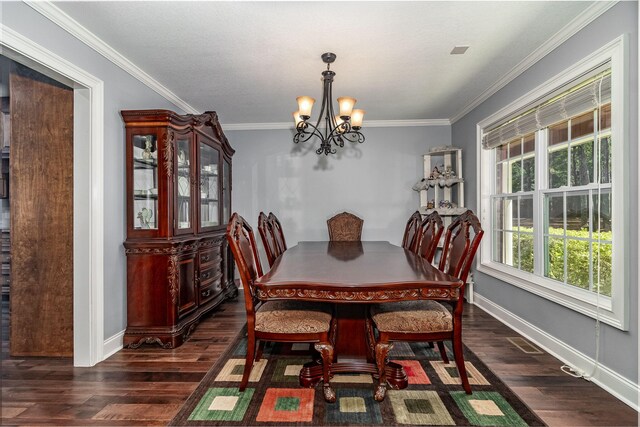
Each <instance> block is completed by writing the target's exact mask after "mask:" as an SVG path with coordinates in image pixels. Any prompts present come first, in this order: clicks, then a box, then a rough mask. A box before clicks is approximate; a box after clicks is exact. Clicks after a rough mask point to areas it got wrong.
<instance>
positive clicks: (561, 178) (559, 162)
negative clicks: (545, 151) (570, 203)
mask: <svg viewBox="0 0 640 427" xmlns="http://www.w3.org/2000/svg"><path fill="white" fill-rule="evenodd" d="M567 151H568V148H561V149H560V150H555V151H550V152H549V188H559V187H562V186H563V185H567V178H568V177H567V172H568V171H567V169H568V168H567V162H568V159H567V157H568V155H567Z"/></svg>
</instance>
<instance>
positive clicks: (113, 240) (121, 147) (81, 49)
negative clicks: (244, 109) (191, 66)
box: [0, 2, 180, 339]
mask: <svg viewBox="0 0 640 427" xmlns="http://www.w3.org/2000/svg"><path fill="white" fill-rule="evenodd" d="M0 8H2V23H3V24H4V25H6V26H7V27H9V28H11V29H13V30H15V31H17V32H18V33H20V34H22V35H23V36H25V37H26V38H28V39H30V40H32V41H34V42H35V43H37V44H39V45H41V46H43V47H44V48H46V49H48V50H49V51H51V52H53V53H55V54H57V55H58V56H60V57H62V58H63V59H65V60H67V61H69V62H71V63H72V64H74V65H76V66H77V67H79V68H82V69H83V70H85V71H87V72H88V73H90V74H92V75H93V76H95V77H97V78H99V79H101V80H102V81H103V82H104V143H105V148H104V174H105V177H106V180H105V183H104V190H105V194H104V209H105V212H104V221H105V233H104V271H105V273H104V274H105V276H104V297H105V298H104V317H105V321H104V336H105V339H106V338H109V337H110V336H112V335H114V334H116V333H118V332H120V331H122V330H123V329H124V328H125V327H126V326H127V310H126V298H127V293H126V289H127V288H126V263H125V262H126V260H125V255H124V248H123V246H122V242H124V240H125V238H126V222H125V219H126V218H125V213H126V212H125V206H126V204H125V203H126V202H125V142H124V126H123V123H122V119H121V118H120V110H123V109H142V108H168V109H176V108H177V107H176V106H174V105H172V104H170V103H169V102H168V101H167V100H166V99H164V98H163V97H161V96H160V95H158V94H157V93H155V92H154V91H152V90H151V89H149V88H148V87H147V86H145V85H143V84H142V83H140V82H139V81H138V80H136V79H134V78H133V77H131V76H130V75H129V74H127V73H126V72H124V71H123V70H122V69H121V68H118V67H116V66H115V65H114V64H113V63H112V62H110V61H108V60H107V59H105V58H104V57H103V56H101V55H99V54H98V53H96V52H95V51H94V50H92V49H90V48H89V47H87V46H86V45H85V44H83V43H82V42H80V41H78V40H77V39H76V38H74V37H72V36H71V35H70V34H69V33H67V32H66V31H64V30H62V29H61V28H60V27H58V26H57V25H55V24H54V23H52V22H51V21H49V20H48V19H46V18H44V17H43V16H42V15H40V14H39V13H38V12H36V11H35V10H33V9H32V8H31V7H29V6H27V5H26V4H24V3H22V2H2V4H1V5H0ZM178 111H179V110H178ZM179 112H180V111H179Z"/></svg>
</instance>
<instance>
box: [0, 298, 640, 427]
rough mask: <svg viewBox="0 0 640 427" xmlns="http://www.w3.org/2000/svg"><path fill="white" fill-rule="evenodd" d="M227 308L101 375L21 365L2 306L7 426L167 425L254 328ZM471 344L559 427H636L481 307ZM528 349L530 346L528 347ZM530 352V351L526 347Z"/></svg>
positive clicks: (44, 361) (612, 402) (28, 362)
mask: <svg viewBox="0 0 640 427" xmlns="http://www.w3.org/2000/svg"><path fill="white" fill-rule="evenodd" d="M244 316H245V314H244V303H243V301H242V300H241V299H240V300H236V301H230V302H226V303H224V304H223V305H222V306H221V307H220V308H219V309H218V310H217V311H215V312H214V313H213V315H211V316H209V317H207V318H206V319H205V320H204V321H203V322H202V323H201V324H200V325H199V326H198V327H197V328H196V330H195V331H194V333H193V335H192V337H191V338H190V339H189V340H188V341H187V342H186V343H185V344H184V345H182V346H181V347H179V348H177V349H175V350H162V349H160V348H157V347H148V348H142V349H138V350H122V351H119V352H118V353H117V354H115V355H113V356H111V357H110V358H109V359H108V360H105V361H104V362H102V363H99V364H98V365H96V366H94V367H91V368H74V367H73V363H72V360H71V359H63V358H12V357H9V350H8V349H9V345H8V341H7V340H8V304H7V303H6V301H3V305H2V420H1V423H2V425H45V424H46V425H134V424H135V425H166V424H167V423H168V421H169V420H171V418H172V417H173V416H174V415H175V414H176V412H177V411H178V410H179V408H180V407H181V406H182V404H183V402H184V401H185V400H186V399H187V397H188V396H189V394H190V393H191V392H192V391H193V390H194V389H195V388H196V386H197V385H198V383H199V381H200V380H201V378H202V377H203V376H204V375H205V373H206V372H207V371H208V369H209V368H210V367H211V366H212V364H213V363H214V362H215V361H216V360H217V358H218V357H219V356H220V354H221V353H222V352H223V351H224V350H225V348H226V347H227V345H228V344H229V343H230V342H231V341H232V340H233V339H234V337H235V336H236V334H237V333H238V331H239V330H240V329H241V328H242V326H243V325H244V323H245V317H244ZM464 321H465V326H464V332H463V333H464V342H465V344H466V345H468V346H469V348H471V349H472V350H473V351H474V352H475V353H476V354H477V355H478V356H479V357H480V358H481V359H482V360H483V361H484V362H485V363H486V364H487V365H488V366H489V367H490V368H491V369H492V370H493V371H494V372H495V373H496V374H497V375H498V376H499V377H500V378H502V380H503V381H504V382H505V383H507V384H508V385H509V386H510V387H511V388H512V389H513V391H515V392H516V393H517V394H518V395H519V396H520V398H521V399H522V400H523V401H524V402H526V403H527V404H528V405H529V407H531V408H532V409H533V410H534V411H535V412H536V413H537V414H538V415H539V416H540V417H541V418H542V419H543V420H544V421H545V422H546V423H547V424H549V425H550V426H595V425H598V426H636V425H638V413H637V412H636V411H634V410H633V409H631V408H630V407H629V406H627V405H625V404H624V403H622V402H620V401H619V400H617V399H616V398H614V397H613V396H611V395H609V394H608V393H607V392H605V391H604V390H602V389H600V388H599V387H597V386H596V385H594V384H592V383H589V382H587V381H585V380H582V379H577V378H572V377H570V376H568V375H566V374H564V373H562V372H561V371H560V365H561V364H562V363H561V362H560V361H558V360H557V359H555V358H554V357H552V356H549V355H548V354H546V353H542V354H527V353H525V352H523V351H522V350H521V349H520V348H518V347H517V346H516V345H514V344H513V343H512V341H511V340H510V339H509V338H511V339H513V338H516V337H519V335H518V334H517V333H516V332H514V331H512V330H511V329H509V328H507V327H505V326H504V325H502V324H501V323H500V322H498V321H497V320H495V319H493V318H492V317H491V316H489V315H487V314H486V313H484V312H483V311H482V310H480V309H479V308H477V307H473V306H467V307H465V315H464ZM521 345H523V344H521ZM524 345H526V343H525V344H524Z"/></svg>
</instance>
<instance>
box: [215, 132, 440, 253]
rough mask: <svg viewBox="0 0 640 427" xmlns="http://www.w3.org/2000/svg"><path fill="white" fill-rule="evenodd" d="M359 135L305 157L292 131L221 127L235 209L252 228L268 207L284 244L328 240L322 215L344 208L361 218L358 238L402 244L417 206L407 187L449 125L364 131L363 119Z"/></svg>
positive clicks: (415, 178)
mask: <svg viewBox="0 0 640 427" xmlns="http://www.w3.org/2000/svg"><path fill="white" fill-rule="evenodd" d="M223 127H224V124H223ZM292 127H293V125H292ZM362 132H363V133H364V134H365V135H366V141H365V142H364V143H363V144H361V145H357V146H355V149H353V150H352V149H345V150H343V151H342V153H343V155H341V156H340V157H339V158H338V157H337V156H335V155H331V156H329V157H325V156H324V155H322V156H318V155H317V154H316V153H315V151H310V152H308V151H307V152H306V154H305V149H306V148H302V149H301V150H300V148H301V147H299V146H296V145H295V144H294V143H293V142H292V137H293V130H270V131H225V133H226V135H227V137H228V138H229V141H230V143H231V145H232V146H233V148H235V149H236V154H235V156H234V158H233V210H234V211H237V212H238V213H239V214H240V215H242V216H244V217H245V218H246V219H247V220H248V221H249V222H250V223H251V224H254V225H255V224H257V218H258V213H260V211H261V210H262V211H264V212H265V213H268V212H269V211H273V213H275V214H276V215H277V216H278V218H279V219H280V221H281V222H282V226H283V228H284V231H285V237H286V239H287V245H289V246H292V245H294V244H296V243H297V242H298V241H300V240H326V239H327V238H328V233H327V223H326V220H327V219H328V218H330V217H331V216H333V215H334V214H336V213H339V212H342V211H345V210H346V211H348V212H351V213H354V214H356V215H358V216H359V217H360V218H362V219H364V225H363V231H362V238H363V240H388V241H390V242H392V243H396V244H399V243H401V240H402V234H403V232H404V226H405V223H406V221H407V219H408V218H409V216H410V215H411V213H412V212H414V211H415V210H416V209H417V208H418V205H419V197H418V193H417V192H415V191H413V190H412V189H411V187H412V186H413V184H415V182H416V181H417V180H418V179H420V178H422V154H424V153H426V152H428V151H429V147H432V146H438V145H445V144H450V143H451V128H450V127H449V126H427V127H404V128H402V127H392V128H367V127H366V122H365V127H364V129H363V131H362ZM317 146H318V144H317V143H316V147H317ZM305 147H306V146H305ZM258 246H259V247H261V246H262V245H260V244H259V245H258Z"/></svg>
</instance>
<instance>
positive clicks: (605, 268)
mask: <svg viewBox="0 0 640 427" xmlns="http://www.w3.org/2000/svg"><path fill="white" fill-rule="evenodd" d="M611 251H612V247H611V245H610V244H606V243H600V244H598V243H593V283H594V286H596V287H597V286H598V283H599V284H600V294H601V295H606V296H611ZM596 290H597V289H594V291H596Z"/></svg>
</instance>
